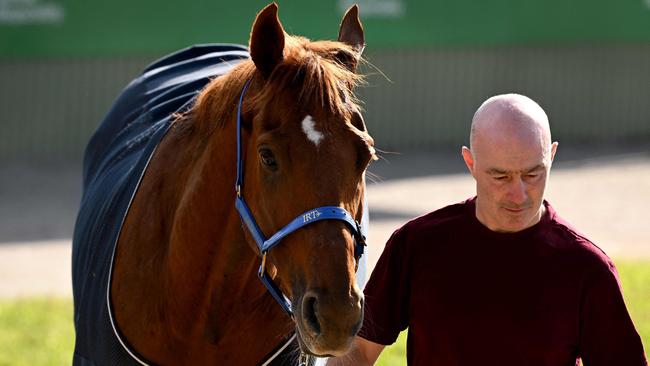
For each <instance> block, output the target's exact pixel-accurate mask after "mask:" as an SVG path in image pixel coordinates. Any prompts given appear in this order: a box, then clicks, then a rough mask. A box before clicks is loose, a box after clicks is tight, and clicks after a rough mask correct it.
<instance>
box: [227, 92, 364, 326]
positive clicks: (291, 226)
mask: <svg viewBox="0 0 650 366" xmlns="http://www.w3.org/2000/svg"><path fill="white" fill-rule="evenodd" d="M250 82H251V80H250V79H249V80H248V81H247V82H246V84H245V85H244V88H243V89H242V92H241V95H240V96H239V104H238V105H237V182H236V183H235V192H236V194H237V197H236V198H235V207H236V208H237V211H238V212H239V216H240V217H241V220H242V222H243V223H244V224H245V225H246V227H247V228H248V231H249V232H250V233H251V235H252V236H253V239H254V240H255V243H256V244H257V247H258V249H259V251H260V255H261V256H262V263H261V264H260V268H259V270H258V272H257V276H258V277H259V278H260V280H262V283H264V286H266V288H267V289H268V291H269V292H270V293H271V295H272V296H273V298H274V299H275V300H276V301H277V302H278V303H279V304H280V306H282V309H284V311H285V312H286V313H287V314H288V315H289V316H290V317H292V318H293V311H292V309H291V302H290V301H289V299H288V298H287V297H286V296H285V295H284V294H283V293H282V291H281V290H280V288H279V287H278V286H277V285H276V284H275V282H273V280H272V279H271V276H269V274H268V273H267V272H266V254H267V252H268V251H269V250H271V248H273V247H275V246H276V245H278V244H279V243H280V242H281V241H282V239H284V238H285V237H286V236H287V235H289V234H291V233H292V232H294V231H296V230H298V229H300V228H302V227H303V226H307V225H309V224H313V223H315V222H318V221H322V220H340V221H343V222H344V223H345V224H346V225H347V227H348V228H349V229H350V231H351V232H352V235H353V236H354V239H355V245H354V257H355V260H357V263H358V261H359V259H360V258H361V255H362V254H363V247H364V246H365V245H366V243H365V240H366V237H365V235H364V234H363V233H362V229H361V225H359V223H358V222H357V221H356V220H354V218H353V217H352V215H351V214H350V213H349V212H348V211H346V210H345V209H343V208H341V207H337V206H321V207H317V208H315V209H312V210H309V211H307V212H305V213H303V214H301V215H298V216H297V217H296V218H295V219H293V220H291V222H289V223H288V224H287V225H286V226H284V227H283V228H282V229H280V230H278V231H277V232H276V233H275V234H273V235H272V236H271V237H270V238H269V239H265V238H264V234H263V233H262V231H261V230H260V228H259V227H258V226H257V223H256V222H255V218H254V217H253V214H252V213H251V211H250V208H249V207H248V205H247V204H246V201H244V197H243V195H242V186H243V183H244V179H243V174H244V173H243V169H242V157H241V108H242V101H243V100H244V94H246V90H247V89H248V86H249V84H250Z"/></svg>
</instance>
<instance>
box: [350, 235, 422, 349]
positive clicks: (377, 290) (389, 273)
mask: <svg viewBox="0 0 650 366" xmlns="http://www.w3.org/2000/svg"><path fill="white" fill-rule="evenodd" d="M405 236H406V233H405V230H404V228H401V229H398V230H397V231H395V232H394V233H393V235H392V236H391V237H390V239H389V240H388V242H387V243H386V246H385V248H384V251H383V253H382V254H381V256H380V258H379V260H378V261H377V264H376V265H375V268H374V270H373V271H372V275H371V276H370V280H369V281H368V283H367V284H366V287H365V289H364V295H365V306H364V318H363V326H362V328H361V330H360V331H359V336H361V337H362V338H365V339H367V340H369V341H371V342H375V343H378V344H383V345H389V344H393V343H394V342H395V340H396V339H397V337H398V335H399V333H400V332H401V331H402V330H404V329H406V328H407V327H408V319H409V268H410V266H409V265H408V253H407V249H408V248H407V246H406V240H405Z"/></svg>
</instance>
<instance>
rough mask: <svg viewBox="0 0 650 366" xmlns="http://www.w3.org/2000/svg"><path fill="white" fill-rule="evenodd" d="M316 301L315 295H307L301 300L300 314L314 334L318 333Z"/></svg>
mask: <svg viewBox="0 0 650 366" xmlns="http://www.w3.org/2000/svg"><path fill="white" fill-rule="evenodd" d="M317 314H318V302H317V300H316V296H314V295H307V296H305V298H304V300H303V302H302V315H303V317H304V319H305V323H306V324H307V326H308V327H309V328H310V329H309V330H310V331H312V332H313V333H314V335H319V334H320V323H319V322H318V315H317Z"/></svg>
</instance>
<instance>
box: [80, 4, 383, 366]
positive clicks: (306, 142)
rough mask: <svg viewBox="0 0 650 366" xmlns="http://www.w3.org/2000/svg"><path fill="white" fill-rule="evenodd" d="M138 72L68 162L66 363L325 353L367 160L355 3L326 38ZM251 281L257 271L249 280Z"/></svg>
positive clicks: (259, 27) (256, 360)
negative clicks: (75, 189) (78, 172)
mask: <svg viewBox="0 0 650 366" xmlns="http://www.w3.org/2000/svg"><path fill="white" fill-rule="evenodd" d="M277 13H278V7H277V5H276V4H275V3H273V4H270V5H268V6H266V7H265V8H264V9H263V10H261V11H260V12H259V13H258V14H257V16H256V18H255V21H254V23H253V26H252V30H251V34H250V40H249V47H248V48H246V47H244V46H239V45H201V46H195V47H191V48H188V49H185V50H182V51H179V52H177V53H175V54H172V55H170V56H167V57H165V58H163V59H161V60H159V61H157V62H154V63H153V64H152V65H150V66H149V67H147V68H146V69H145V71H144V72H143V73H142V75H140V76H139V77H138V78H136V79H135V80H134V81H132V82H131V84H129V86H127V87H126V89H125V90H124V91H123V93H122V94H121V95H120V96H119V97H118V99H117V101H116V102H115V104H114V105H113V107H112V109H111V110H110V111H109V113H108V114H107V115H106V117H105V118H104V120H103V121H102V123H101V124H100V126H99V127H98V129H97V131H96V132H95V133H94V135H93V136H92V137H91V139H90V141H89V143H88V146H87V148H86V151H85V155H84V171H83V193H82V202H81V207H80V210H79V213H78V216H77V222H76V224H75V232H74V237H73V252H72V263H73V264H72V272H73V299H74V312H75V314H74V322H75V331H76V342H75V350H74V355H73V364H75V365H103V364H120V365H122V364H124V365H130V364H133V365H138V364H142V365H146V364H159V365H201V364H218V365H260V364H264V365H267V364H290V363H293V362H295V361H296V358H297V357H298V356H297V354H296V353H291V352H289V354H288V355H287V350H289V349H292V347H295V348H297V349H299V351H300V356H299V357H300V360H301V361H303V362H304V361H306V360H307V361H308V362H307V363H309V362H311V361H309V360H308V359H309V358H310V357H312V356H340V355H343V354H345V353H346V352H347V351H348V350H349V348H350V347H351V344H352V341H353V337H354V336H355V334H356V332H357V331H358V330H359V328H360V326H361V323H362V319H363V294H362V292H361V291H360V289H359V285H358V284H357V281H356V280H355V271H356V269H357V266H358V263H359V260H360V256H361V253H362V252H363V246H364V245H365V231H364V229H363V227H362V226H363V225H361V224H360V221H361V220H362V219H367V210H366V209H365V205H364V201H365V171H366V168H367V166H368V165H369V163H370V162H371V161H372V160H374V159H376V157H375V151H374V142H373V139H372V137H371V136H370V134H369V133H368V131H367V129H366V126H365V122H364V120H363V117H362V115H361V111H360V107H359V101H358V99H357V98H356V97H355V95H354V91H355V88H356V87H357V86H358V85H359V83H360V82H362V80H363V77H362V76H361V75H359V74H358V72H357V66H358V64H359V62H360V61H361V59H362V56H361V55H362V52H363V48H364V46H365V43H364V32H363V26H362V24H361V22H360V20H359V16H358V8H357V6H356V5H354V6H352V7H351V8H350V9H348V11H347V12H346V13H345V15H344V16H343V20H342V22H341V25H340V29H339V37H338V40H336V41H310V40H309V39H307V38H304V37H300V36H293V35H288V34H287V33H286V32H285V31H284V28H283V26H282V24H281V22H280V20H279V19H278V14H277ZM260 280H261V281H260Z"/></svg>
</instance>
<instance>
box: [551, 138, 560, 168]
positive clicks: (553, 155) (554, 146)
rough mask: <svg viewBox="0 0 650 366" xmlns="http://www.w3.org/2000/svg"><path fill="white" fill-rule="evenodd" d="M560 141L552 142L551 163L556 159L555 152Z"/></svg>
mask: <svg viewBox="0 0 650 366" xmlns="http://www.w3.org/2000/svg"><path fill="white" fill-rule="evenodd" d="M559 144H560V143H559V142H557V141H555V142H554V143H552V144H551V163H552V162H553V160H554V159H555V152H556V151H557V147H558V145H559Z"/></svg>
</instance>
